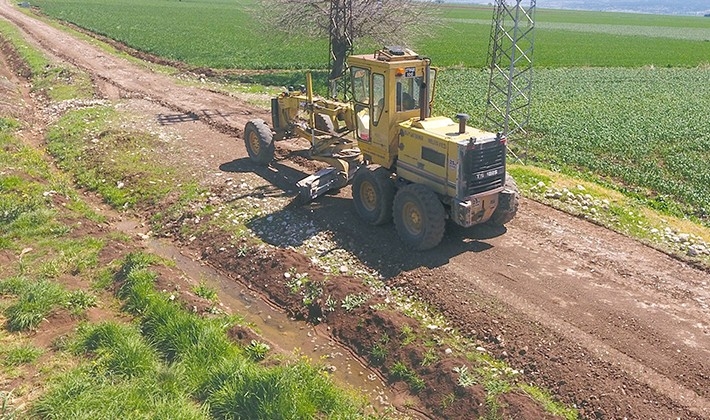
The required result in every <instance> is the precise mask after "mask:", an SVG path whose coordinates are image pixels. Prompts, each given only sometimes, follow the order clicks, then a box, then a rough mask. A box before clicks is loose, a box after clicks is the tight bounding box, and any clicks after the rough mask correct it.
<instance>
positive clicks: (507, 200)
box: [488, 173, 520, 226]
mask: <svg viewBox="0 0 710 420" xmlns="http://www.w3.org/2000/svg"><path fill="white" fill-rule="evenodd" d="M519 203H520V190H519V189H518V184H516V183H515V180H514V179H513V177H512V176H510V174H507V173H506V174H505V188H504V189H503V191H501V192H500V193H499V194H498V206H497V207H496V209H495V210H494V211H493V215H492V216H491V218H490V219H488V223H489V224H491V225H494V226H503V225H505V224H506V223H508V222H510V221H511V220H513V218H515V215H516V214H518V206H519Z"/></svg>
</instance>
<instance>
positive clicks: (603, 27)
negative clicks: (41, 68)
mask: <svg viewBox="0 0 710 420" xmlns="http://www.w3.org/2000/svg"><path fill="white" fill-rule="evenodd" d="M33 4H34V5H37V6H39V7H40V8H41V9H42V11H43V12H45V13H47V14H49V15H51V16H54V17H57V18H60V19H64V20H68V21H71V22H74V23H76V24H78V25H80V26H83V27H86V28H88V29H91V30H93V31H95V32H98V33H101V34H104V35H107V36H109V37H112V38H115V39H118V40H120V41H123V42H125V43H127V44H129V45H131V46H133V47H136V48H138V49H141V50H145V51H148V52H152V53H155V54H158V55H161V56H165V57H168V58H172V59H176V60H180V61H184V62H187V63H189V64H193V65H196V66H207V67H213V68H225V67H226V68H243V69H265V68H275V69H302V68H324V67H325V66H326V64H327V63H326V57H327V50H328V48H327V43H326V41H325V40H320V41H313V40H306V39H298V38H288V37H286V36H284V35H282V34H279V33H278V32H274V31H273V30H270V29H268V27H267V26H266V25H265V24H264V23H263V22H261V21H260V20H259V19H258V18H257V17H254V15H253V14H252V13H253V12H254V10H255V2H254V1H253V0H237V1H235V0H193V1H190V2H187V1H186V2H177V1H175V0H124V1H121V2H117V1H115V0H113V1H110V0H72V1H70V0H37V1H34V2H33ZM491 17H492V11H491V9H490V8H487V7H480V6H450V5H445V6H444V7H443V8H442V10H441V20H442V25H441V26H439V27H437V28H435V29H433V30H432V31H433V32H432V33H431V36H429V37H427V38H425V39H421V40H418V41H417V42H416V44H415V45H414V47H415V48H416V49H417V50H419V51H420V52H422V53H425V54H426V55H428V56H429V57H431V58H432V60H433V62H434V64H435V65H437V66H440V67H443V68H444V71H442V72H441V76H440V79H439V82H438V84H437V86H438V97H437V103H436V109H437V111H438V112H440V113H444V114H446V115H453V114H454V113H456V112H462V111H463V112H468V113H470V114H472V115H473V116H474V119H473V120H472V123H474V124H478V125H481V124H483V120H482V115H483V112H484V109H483V106H484V103H485V94H486V86H487V78H486V73H485V72H483V71H481V70H478V69H480V68H482V67H484V65H485V59H486V54H487V49H488V37H489V31H490V23H491ZM536 25H537V29H536V35H535V36H536V41H535V42H536V44H535V46H536V50H535V67H536V69H537V70H536V74H535V84H534V99H533V100H534V105H533V116H532V120H531V123H530V126H529V127H528V129H529V131H530V133H531V135H530V136H529V137H528V138H524V139H519V140H518V141H517V142H516V147H517V148H518V151H520V152H524V153H525V154H526V155H527V157H528V162H533V163H537V164H540V165H543V166H545V167H549V168H552V169H556V170H563V171H566V172H571V173H579V174H581V176H583V177H586V178H597V179H601V180H603V181H604V182H607V183H609V184H611V185H614V186H616V187H617V188H619V189H622V190H623V191H626V192H627V193H629V194H631V195H636V196H638V197H640V198H642V199H643V200H646V201H648V203H650V204H651V205H652V206H654V207H656V208H660V209H663V210H666V211H669V212H671V213H674V214H676V215H682V214H686V215H694V216H696V217H698V218H700V219H701V220H704V221H705V222H706V223H708V222H710V216H709V215H710V187H709V185H710V164H708V163H707V162H710V152H708V150H710V124H709V123H708V120H709V118H708V110H710V19H708V18H702V17H684V16H656V15H641V14H625V13H604V12H579V11H559V10H545V9H540V10H537V12H536ZM358 47H359V48H358V49H359V50H363V51H371V50H372V48H374V46H373V45H371V44H366V43H364V42H363V44H361V45H359V46H358Z"/></svg>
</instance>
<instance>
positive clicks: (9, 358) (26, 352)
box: [0, 344, 43, 414]
mask: <svg viewBox="0 0 710 420" xmlns="http://www.w3.org/2000/svg"><path fill="white" fill-rule="evenodd" d="M42 353H43V351H42V349H40V348H38V347H35V346H33V345H31V344H19V345H14V346H11V347H9V348H3V349H2V350H0V355H2V364H3V365H4V366H7V367H15V366H20V365H24V364H29V363H34V362H35V361H36V360H37V359H38V358H39V357H40V356H41V355H42ZM1 413H2V412H0V414H1Z"/></svg>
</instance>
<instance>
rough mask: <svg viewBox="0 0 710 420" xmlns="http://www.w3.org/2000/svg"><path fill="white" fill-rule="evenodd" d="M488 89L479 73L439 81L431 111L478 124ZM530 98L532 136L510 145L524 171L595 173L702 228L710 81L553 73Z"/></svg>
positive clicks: (707, 195)
mask: <svg viewBox="0 0 710 420" xmlns="http://www.w3.org/2000/svg"><path fill="white" fill-rule="evenodd" d="M486 87H487V74H486V73H485V72H471V71H469V70H459V69H449V70H445V71H442V72H441V74H440V75H439V79H438V81H437V95H438V98H439V104H438V106H437V109H439V110H440V111H441V112H443V113H445V114H453V113H455V112H456V111H457V110H461V109H465V110H467V111H468V112H471V114H472V116H474V119H473V120H472V121H471V123H472V124H474V125H475V124H478V125H481V124H484V122H483V115H484V112H485V96H486ZM534 89H535V91H534V95H535V96H534V104H533V107H532V116H531V123H530V125H529V126H528V127H527V129H528V131H529V132H530V136H529V137H528V138H527V139H522V140H521V141H519V142H518V143H517V144H516V145H515V147H516V148H517V149H518V150H517V151H518V152H519V153H520V154H527V160H528V163H530V162H537V163H538V164H542V165H544V166H547V167H550V168H552V169H555V170H562V171H565V172H568V173H578V174H579V175H580V176H582V177H587V178H589V177H591V175H590V173H589V172H592V173H594V174H595V175H596V176H598V177H601V178H602V179H603V180H607V181H610V182H611V183H612V184H616V185H618V186H620V187H621V188H622V189H623V190H625V191H626V192H628V193H631V194H633V195H638V196H639V197H643V198H644V199H645V200H648V203H649V204H650V205H652V206H653V207H656V208H658V209H660V210H664V211H669V212H671V213H674V214H676V215H681V214H694V215H695V216H697V217H699V218H702V219H704V220H705V221H708V217H709V216H710V165H709V164H708V162H710V124H708V110H709V109H710V71H708V70H707V69H677V68H676V69H666V68H661V69H658V68H656V69H653V68H638V69H625V68H603V69H589V68H570V69H549V70H544V71H539V72H537V73H536V80H535V88H534ZM474 120H477V121H474ZM674 203H684V204H680V205H677V204H674Z"/></svg>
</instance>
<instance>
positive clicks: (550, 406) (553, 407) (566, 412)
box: [519, 383, 579, 420]
mask: <svg viewBox="0 0 710 420" xmlns="http://www.w3.org/2000/svg"><path fill="white" fill-rule="evenodd" d="M519 386H520V389H522V390H523V392H525V393H526V394H528V395H529V396H530V397H531V398H532V399H534V400H535V401H538V402H539V403H541V404H542V405H543V407H545V411H547V412H548V413H550V414H553V415H555V416H558V417H562V418H565V419H567V420H576V419H577V418H579V412H578V411H577V410H576V409H574V408H567V407H565V406H564V405H563V404H560V403H559V402H557V401H555V400H554V399H553V398H552V396H551V395H550V393H549V392H546V391H543V390H542V389H540V388H538V387H536V386H534V385H528V384H524V383H523V384H520V385H519Z"/></svg>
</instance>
